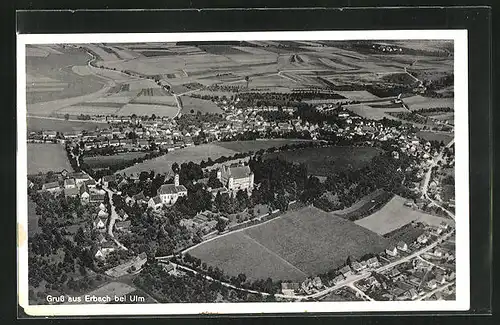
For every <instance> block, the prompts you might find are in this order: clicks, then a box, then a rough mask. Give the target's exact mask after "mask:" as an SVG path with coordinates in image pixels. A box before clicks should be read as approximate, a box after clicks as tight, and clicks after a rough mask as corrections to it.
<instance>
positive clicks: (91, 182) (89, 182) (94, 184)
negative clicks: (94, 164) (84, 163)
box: [83, 179, 97, 188]
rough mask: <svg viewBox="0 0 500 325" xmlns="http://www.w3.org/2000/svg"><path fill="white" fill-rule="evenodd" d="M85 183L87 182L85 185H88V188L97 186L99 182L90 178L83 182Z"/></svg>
mask: <svg viewBox="0 0 500 325" xmlns="http://www.w3.org/2000/svg"><path fill="white" fill-rule="evenodd" d="M83 184H85V186H87V188H95V187H96V185H97V183H96V182H95V180H93V179H89V180H87V181H85V182H83Z"/></svg>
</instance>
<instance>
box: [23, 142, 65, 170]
mask: <svg viewBox="0 0 500 325" xmlns="http://www.w3.org/2000/svg"><path fill="white" fill-rule="evenodd" d="M63 169H66V170H68V171H71V170H72V168H71V165H70V164H69V161H68V157H67V156H66V151H65V150H64V147H63V146H61V145H60V144H52V143H28V175H33V174H38V173H39V172H42V173H47V172H49V171H53V172H60V171H61V170H63Z"/></svg>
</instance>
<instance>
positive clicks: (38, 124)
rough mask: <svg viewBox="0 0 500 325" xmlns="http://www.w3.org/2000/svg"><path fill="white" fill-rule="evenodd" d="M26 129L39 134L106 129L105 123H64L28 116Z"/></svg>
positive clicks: (60, 120)
mask: <svg viewBox="0 0 500 325" xmlns="http://www.w3.org/2000/svg"><path fill="white" fill-rule="evenodd" d="M26 127H27V129H28V131H30V132H39V131H43V130H53V131H57V132H63V133H64V132H72V131H82V130H87V131H91V130H95V129H96V128H106V127H108V124H107V123H98V122H88V121H65V120H62V119H55V118H54V119H52V118H43V117H34V116H28V117H27V118H26Z"/></svg>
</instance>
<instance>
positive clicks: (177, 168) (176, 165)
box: [172, 162, 180, 174]
mask: <svg viewBox="0 0 500 325" xmlns="http://www.w3.org/2000/svg"><path fill="white" fill-rule="evenodd" d="M179 170H180V169H179V164H178V163H176V162H174V163H173V164H172V171H173V172H174V174H177V173H178V172H179Z"/></svg>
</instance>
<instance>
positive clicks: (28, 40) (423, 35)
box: [16, 30, 470, 316]
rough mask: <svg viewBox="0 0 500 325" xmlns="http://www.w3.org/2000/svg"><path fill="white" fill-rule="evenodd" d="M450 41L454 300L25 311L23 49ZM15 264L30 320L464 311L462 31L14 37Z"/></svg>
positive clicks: (467, 292) (466, 281)
mask: <svg viewBox="0 0 500 325" xmlns="http://www.w3.org/2000/svg"><path fill="white" fill-rule="evenodd" d="M398 39H402V40H419V39H422V40H443V39H447V40H453V41H454V46H455V52H454V59H455V62H454V80H455V85H454V92H455V98H454V107H455V129H456V130H459V131H455V157H456V159H455V161H456V165H455V170H456V172H455V182H456V183H455V193H456V194H455V195H456V211H457V213H456V218H457V221H456V300H455V301H387V302H381V301H372V302H366V301H363V302H293V303H285V302H280V303H273V302H266V303H182V304H178V303H175V304H125V305H118V304H111V305H103V304H89V305H87V304H86V305H36V306H35V305H29V303H28V244H27V239H28V231H27V229H28V214H27V195H26V193H27V180H26V175H27V146H26V115H27V110H26V56H25V52H26V45H27V44H57V43H72V44H78V43H143V42H178V41H234V40H254V41H260V40H276V41H279V40H282V41H284V40H398ZM17 130H18V132H17V175H16V179H17V258H18V300H19V305H20V306H21V307H22V308H24V311H25V313H27V314H28V315H32V316H91V315H195V314H255V313H257V314H260V313H302V312H306V313H339V312H391V311H395V312H408V311H465V310H468V309H469V308H470V259H469V152H468V145H469V138H468V134H469V132H468V58H467V30H362V31H293V32H281V31H280V32H215V33H212V32H210V33H147V34H145V33H142V34H140V33H138V34H127V33H116V34H19V33H18V35H17Z"/></svg>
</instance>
